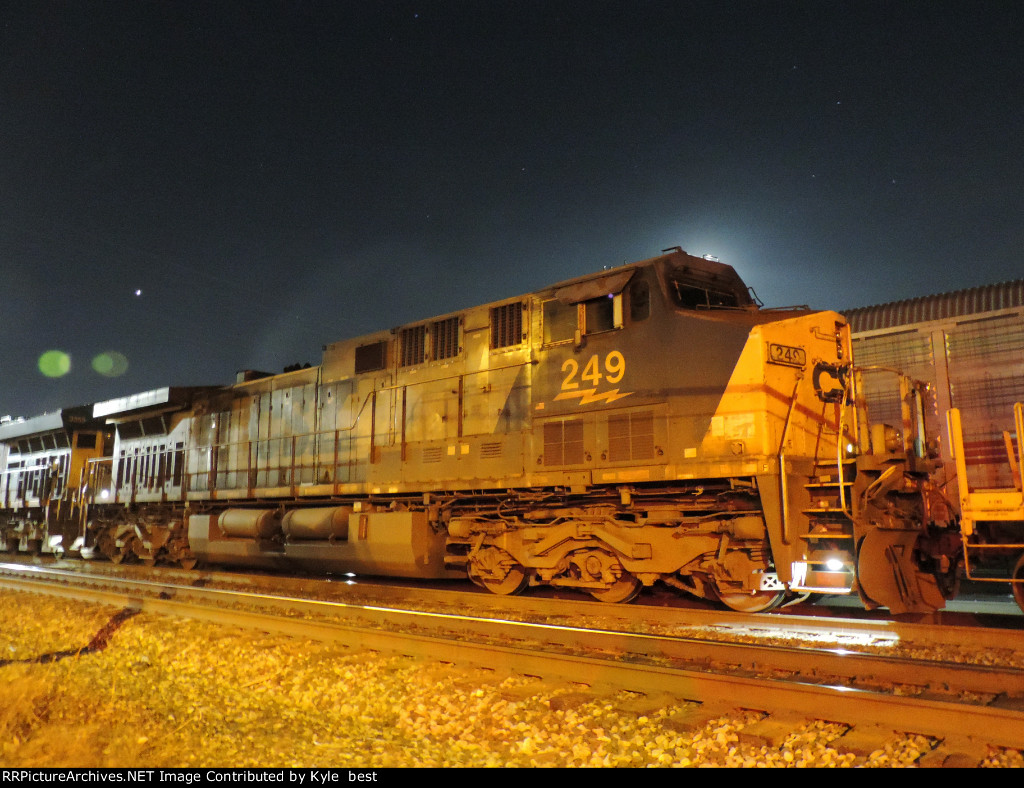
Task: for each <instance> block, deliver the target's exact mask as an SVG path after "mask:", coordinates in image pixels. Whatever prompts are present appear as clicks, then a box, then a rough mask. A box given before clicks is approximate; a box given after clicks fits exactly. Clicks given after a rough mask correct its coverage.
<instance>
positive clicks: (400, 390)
mask: <svg viewBox="0 0 1024 788" xmlns="http://www.w3.org/2000/svg"><path fill="white" fill-rule="evenodd" d="M238 377H239V379H238V381H237V382H236V383H235V384H233V385H229V386H222V387H191V388H163V389H159V390H155V391H149V392H145V393H141V394H137V395H134V396H128V397H124V398H121V399H115V400H110V401H106V402H100V403H97V404H95V405H93V406H91V407H80V408H70V409H67V410H64V411H62V412H60V413H53V414H47V415H43V416H39V417H36V418H33V419H28V420H23V421H17V422H9V423H6V424H4V425H0V441H2V443H3V444H4V445H5V446H6V448H7V456H6V458H5V465H4V466H3V467H4V472H3V476H2V479H0V482H2V484H0V496H2V502H0V503H2V511H0V548H2V549H5V550H17V551H23V552H24V551H37V552H38V551H43V552H47V551H51V552H66V553H79V554H81V555H82V556H84V557H94V556H105V557H106V558H109V559H111V560H113V561H121V560H125V559H131V560H142V561H145V562H149V563H157V562H160V563H177V564H181V565H184V566H193V565H195V564H196V563H197V562H202V563H205V564H209V565H237V566H248V567H264V568H295V569H302V570H304V571H317V572H324V573H348V572H353V573H358V574H370V575H393V576H402V577H414V578H452V577H462V578H465V577H466V576H467V575H468V577H469V578H471V579H472V580H473V581H474V582H475V583H477V584H479V585H480V586H483V587H484V588H487V589H489V590H491V591H493V592H494V593H497V594H512V593H516V592H518V591H520V590H522V589H523V588H525V587H527V586H537V585H548V586H557V587H562V588H572V589H579V590H581V591H582V592H585V593H588V594H590V595H592V596H593V597H595V598H597V599H599V600H605V601H609V602H623V601H627V600H630V599H631V598H633V597H634V596H635V595H636V594H637V593H638V592H639V591H640V590H641V589H642V588H644V587H645V586H652V585H654V584H655V583H659V582H660V583H662V584H667V585H668V586H672V587H674V588H676V589H680V590H682V591H684V592H688V593H689V594H692V595H694V596H697V597H700V598H703V599H708V600H716V601H720V602H722V603H724V604H725V605H727V606H728V607H730V608H734V609H737V610H742V611H751V612H758V611H764V610H768V609H771V608H773V607H775V606H777V605H779V604H780V603H782V602H784V601H786V600H788V599H792V598H794V597H797V596H799V595H806V594H809V593H814V592H818V593H837V594H849V593H857V594H859V595H860V597H861V598H862V599H863V602H864V604H865V605H866V606H868V607H879V606H882V607H887V608H889V609H890V610H891V611H892V612H893V613H896V614H900V613H923V612H930V611H933V610H935V609H937V608H939V607H941V606H942V605H943V604H944V600H945V599H946V598H947V597H948V596H949V595H950V594H952V593H953V589H954V586H955V577H956V571H957V562H958V555H959V548H960V543H959V535H958V533H957V531H956V527H955V521H954V518H953V517H952V516H951V515H950V514H949V510H948V508H947V507H946V505H945V502H944V500H943V499H942V497H941V495H939V494H938V493H937V491H936V490H935V489H934V488H933V487H932V485H931V484H930V482H929V474H930V473H931V470H932V468H933V464H932V461H931V460H930V459H929V457H928V451H927V446H926V436H924V435H923V434H922V429H923V427H922V426H921V425H922V424H923V419H922V414H923V408H925V407H927V405H926V403H925V401H924V398H923V394H924V393H925V392H922V390H921V387H920V386H916V385H915V384H913V382H912V381H904V385H903V386H902V387H901V389H900V390H901V397H902V403H901V404H902V414H903V418H902V423H901V424H897V425H874V426H871V425H869V423H868V420H867V415H866V413H865V409H864V407H863V403H862V401H861V399H860V398H859V395H858V371H857V369H856V368H855V367H854V366H853V364H852V359H851V351H850V335H849V329H848V327H847V324H846V322H845V321H844V319H843V318H842V317H841V316H840V315H838V314H836V313H834V312H828V311H813V310H810V309H807V308H806V307H803V308H792V309H783V310H771V309H763V308H761V307H760V305H759V303H758V302H757V300H756V297H753V296H752V292H751V291H750V290H749V289H748V288H747V287H746V286H745V285H744V283H743V282H742V281H741V279H740V278H739V276H738V275H737V274H736V272H735V271H734V270H733V268H732V267H730V266H728V265H724V264H721V263H719V262H717V261H714V260H709V259H703V258H699V257H694V256H691V255H688V254H686V253H685V252H683V251H682V250H680V249H678V248H676V249H673V250H666V251H665V253H664V254H662V255H661V256H658V257H655V258H652V259H649V260H644V261H641V262H637V263H633V264H628V265H623V266H621V267H615V268H612V269H608V270H604V271H601V272H599V273H596V274H593V275H590V276H584V277H581V278H578V279H574V280H571V281H568V282H563V283H560V284H557V285H554V286H551V287H548V288H545V289H543V290H539V291H537V292H534V293H530V294H528V295H524V296H521V297H518V298H512V299H506V300H502V301H498V302H494V303H490V304H486V305H483V306H479V307H475V308H471V309H465V310H462V311H459V312H456V313H451V314H448V315H443V316H440V317H436V318H433V319H431V320H425V321H418V322H415V323H410V324H408V325H403V326H400V327H398V328H394V329H391V330H387V331H381V332H378V333H376V334H371V335H368V336H363V337H359V338H357V339H350V340H343V341H340V342H335V343H333V344H330V345H327V346H325V348H324V352H323V358H322V362H321V364H320V365H319V366H316V367H307V368H302V369H292V370H290V371H286V372H285V373H283V374H276V375H265V374H260V373H255V372H246V373H239V376H238Z"/></svg>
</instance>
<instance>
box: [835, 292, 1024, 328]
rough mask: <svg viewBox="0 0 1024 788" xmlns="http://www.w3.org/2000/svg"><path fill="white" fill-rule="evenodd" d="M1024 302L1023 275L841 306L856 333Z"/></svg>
mask: <svg viewBox="0 0 1024 788" xmlns="http://www.w3.org/2000/svg"><path fill="white" fill-rule="evenodd" d="M1020 306H1024V279H1017V280H1015V281H1013V282H1002V283H1000V284H995V285H984V286H982V287H972V288H969V289H967V290H956V291H954V292H952V293H940V294H938V295H932V296H923V297H921V298H910V299H907V300H906V301H892V302H890V303H887V304H878V305H877V306H865V307H858V308H857V309H847V310H840V311H841V313H842V314H844V315H846V317H847V319H848V320H849V321H850V327H851V328H852V329H853V332H854V333H855V334H858V333H861V332H864V331H878V330H880V329H885V328H894V327H896V326H906V325H913V324H915V323H928V322H931V321H934V320H949V319H953V318H957V317H965V316H967V315H976V314H978V313H982V312H996V311H999V310H1001V309H1012V308H1013V307H1020Z"/></svg>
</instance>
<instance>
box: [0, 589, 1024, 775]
mask: <svg viewBox="0 0 1024 788" xmlns="http://www.w3.org/2000/svg"><path fill="white" fill-rule="evenodd" d="M117 612H118V611H117V610H116V609H114V608H110V607H104V606H100V605H91V604H85V603H79V602H70V601H66V600H60V599H56V598H52V597H46V596H40V595H35V594H25V593H17V592H11V591H0V764H2V765H4V766H11V767H13V766H17V767H154V768H161V767H162V768H173V767H200V766H202V767H320V768H325V767H349V768H387V767H460V766H461V767H487V766H495V767H499V766H520V767H541V766H547V767H567V766H577V767H604V766H612V767H647V766H677V767H680V766H681V767H687V766H689V767H695V766H723V767H759V766H763V767H773V766H780V767H787V766H789V767H801V766H803V767H839V766H875V767H897V766H915V765H920V764H921V763H923V762H924V759H927V757H928V755H929V754H930V753H932V752H933V751H935V749H936V747H937V746H938V745H939V743H938V742H935V741H933V740H930V739H927V738H925V737H920V736H913V737H903V738H897V739H895V740H892V741H887V742H885V743H882V744H880V745H879V746H878V747H877V748H876V749H875V750H874V751H872V752H869V753H863V754H855V753H851V752H844V751H843V748H842V747H839V746H838V745H837V742H838V740H839V739H840V737H842V736H843V734H845V733H846V732H847V728H846V727H845V726H842V725H837V724H834V723H825V722H821V721H795V722H794V724H793V726H792V730H791V732H784V733H783V734H782V735H779V736H777V737H775V738H774V739H773V740H772V743H771V744H770V745H766V744H764V743H763V740H762V739H760V738H758V737H756V736H751V735H750V732H751V731H753V730H754V729H756V728H757V727H758V726H759V725H763V721H762V720H761V717H760V715H758V714H754V713H750V712H741V711H726V712H723V713H722V714H714V715H710V716H707V718H706V719H705V718H702V717H701V716H700V715H699V714H695V712H698V711H700V710H699V708H698V707H697V706H696V705H695V704H689V703H686V702H682V703H679V702H675V701H665V702H652V701H650V700H648V699H644V698H642V697H636V696H632V695H630V694H628V693H620V694H616V695H609V696H594V695H591V694H588V693H587V692H585V691H582V690H581V688H579V687H572V686H552V685H549V684H545V683H542V682H540V681H538V680H537V679H533V678H530V677H524V676H513V675H505V676H501V675H495V674H490V673H487V672H483V671H475V670H464V669H460V668H458V667H456V666H453V665H450V664H443V663H425V662H422V661H414V660H412V659H409V658H404V657H392V656H386V655H381V654H377V653H375V652H366V651H363V652H361V651H353V650H352V649H348V648H344V647H341V646H339V645H337V644H326V643H319V642H311V641H304V640H299V639H295V638H289V637H285V636H271V635H263V634H259V633H253V632H251V631H247V630H242V629H235V628H225V627H221V626H216V625H213V624H205V623H202V622H196V621H190V620H182V619H174V618H166V617H162V616H157V615H152V614H146V613H142V614H139V615H133V616H121V617H118V618H115V614H117ZM981 765H984V766H1017V767H1020V766H1024V759H1022V757H1021V754H1020V752H1017V751H1012V750H1011V751H1008V750H1001V749H998V750H997V749H990V750H989V752H988V753H987V757H984V760H983V761H982V763H981Z"/></svg>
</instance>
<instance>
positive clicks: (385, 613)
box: [0, 566, 1024, 698]
mask: <svg viewBox="0 0 1024 788" xmlns="http://www.w3.org/2000/svg"><path fill="white" fill-rule="evenodd" d="M2 568H3V567H2V566H0V569H2ZM43 575H50V576H52V577H57V578H64V579H73V580H75V581H78V582H82V581H87V582H92V583H111V584H122V585H129V586H134V587H136V588H145V589H148V590H149V591H150V593H151V594H158V595H162V596H164V597H166V596H167V595H172V594H173V595H174V596H175V597H178V598H180V597H183V596H193V597H196V598H198V599H203V598H207V599H209V598H219V599H221V600H223V601H224V602H226V603H228V604H239V603H241V604H253V605H256V606H258V607H266V606H273V607H277V608H284V609H289V610H292V611H302V612H304V613H305V614H307V615H315V616H322V617H323V616H327V617H331V618H334V619H337V618H344V619H348V620H352V619H358V620H359V624H360V625H361V626H370V627H377V628H379V627H387V626H391V627H395V626H397V627H400V628H401V630H402V631H404V632H409V633H415V632H417V631H425V630H430V631H431V632H432V633H433V634H434V636H436V633H437V632H439V631H443V630H444V629H445V628H449V629H452V630H458V633H459V634H460V635H461V636H463V637H465V636H466V635H467V633H468V634H470V635H472V636H473V637H477V638H480V637H487V638H491V639H492V642H502V641H504V642H512V641H521V642H530V643H532V644H533V645H534V647H536V648H543V649H552V648H554V649H562V650H583V651H594V652H607V651H612V652H615V653H619V654H623V655H631V658H632V659H634V660H646V661H651V660H662V661H670V662H674V663H675V664H676V665H677V666H680V665H681V664H683V663H689V664H690V665H694V664H696V665H699V666H700V667H701V668H702V669H707V668H709V667H711V666H715V668H716V669H718V670H729V671H732V672H735V671H748V672H758V671H760V672H762V673H763V672H765V671H769V670H774V671H784V672H788V673H790V674H793V675H797V674H799V675H805V676H806V675H807V674H808V673H810V675H811V676H813V677H815V682H816V683H820V682H822V681H827V682H830V683H834V684H843V685H844V686H848V687H856V686H862V685H865V684H869V685H872V686H875V685H879V684H883V683H891V684H899V685H902V686H904V687H908V686H909V687H914V688H916V689H917V690H918V692H936V693H943V694H946V695H951V694H953V693H954V692H958V691H959V692H970V693H978V694H987V695H992V696H1009V697H1012V698H1024V670H1022V669H1019V668H1012V667H1001V666H992V665H975V664H968V663H963V662H952V661H949V660H925V659H911V658H907V657H904V656H898V655H897V656H891V655H880V654H877V653H870V652H858V651H856V650H852V649H846V648H841V647H830V648H823V647H820V646H813V645H807V644H803V645H800V646H791V645H784V644H779V643H777V642H776V643H770V644H768V643H757V642H754V643H750V642H737V641H735V640H733V641H729V640H719V639H713V638H708V637H706V636H682V635H678V634H652V633H643V632H622V631H615V630H609V629H605V628H600V627H596V626H592V627H582V626H578V625H567V624H550V623H544V622H531V621H520V620H513V619H509V618H500V619H495V618H493V617H484V616H479V615H469V614H465V613H459V614H452V613H442V612H436V611H424V610H408V609H399V608H394V607H384V606H383V605H370V604H365V603H350V602H339V601H328V600H314V599H308V598H300V597H292V596H282V595H279V594H267V593H261V592H252V591H238V590H233V589H223V588H207V587H203V588H195V587H192V586H181V585H177V584H172V583H166V582H160V581H152V580H138V579H127V578H119V577H109V576H108V577H104V578H95V577H83V576H82V575H80V574H76V573H71V574H68V573H64V572H63V571H62V570H52V569H36V568H33V569H31V570H30V572H29V575H28V577H29V578H33V579H34V580H36V581H39V582H55V581H46V580H43V579H42V577H41V576H43ZM486 598H488V599H489V597H486ZM802 624H803V622H800V625H801V627H802ZM841 628H842V627H841ZM832 631H834V629H833V630H832ZM778 634H780V633H778V632H776V635H778ZM1011 634H1015V633H1011ZM974 645H975V647H977V646H978V645H979V644H977V643H975V644H974ZM809 664H810V666H811V667H810V668H809Z"/></svg>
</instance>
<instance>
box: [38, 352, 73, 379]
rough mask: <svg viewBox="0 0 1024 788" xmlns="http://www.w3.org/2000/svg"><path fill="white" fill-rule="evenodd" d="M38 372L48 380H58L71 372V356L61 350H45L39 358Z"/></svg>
mask: <svg viewBox="0 0 1024 788" xmlns="http://www.w3.org/2000/svg"><path fill="white" fill-rule="evenodd" d="M39 371H40V372H42V373H43V374H44V375H46V377H48V378H59V377H63V376H64V375H66V374H68V372H70V371H71V356H69V355H68V354H67V353H65V352H64V351H63V350H47V351H46V352H45V353H43V355H41V356H40V357H39Z"/></svg>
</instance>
